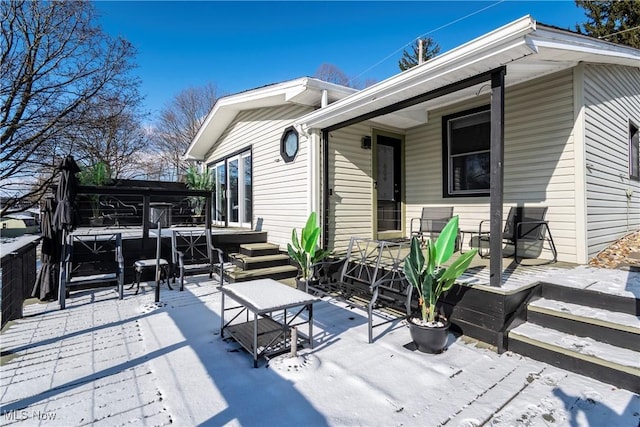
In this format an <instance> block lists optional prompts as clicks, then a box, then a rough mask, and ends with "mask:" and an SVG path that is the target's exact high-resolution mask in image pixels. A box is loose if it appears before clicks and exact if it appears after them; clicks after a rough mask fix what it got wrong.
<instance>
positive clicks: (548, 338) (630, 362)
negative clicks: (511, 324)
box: [509, 323, 640, 378]
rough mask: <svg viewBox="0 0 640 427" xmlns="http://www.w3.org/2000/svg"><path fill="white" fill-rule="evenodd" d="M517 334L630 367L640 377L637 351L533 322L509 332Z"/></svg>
mask: <svg viewBox="0 0 640 427" xmlns="http://www.w3.org/2000/svg"><path fill="white" fill-rule="evenodd" d="M514 333H515V334H518V335H521V336H525V337H528V338H532V339H534V340H536V341H541V342H545V343H551V344H553V345H556V346H558V347H562V348H564V349H567V350H569V351H574V352H577V353H580V354H582V355H585V356H592V357H593V358H597V359H600V360H602V361H609V362H612V363H616V364H619V365H622V366H627V367H629V368H631V369H632V370H633V371H634V372H635V373H636V374H637V375H639V378H640V358H638V352H636V351H633V350H629V349H626V348H621V347H616V346H614V345H611V344H607V343H603V342H600V341H596V340H594V339H592V338H589V337H578V336H575V335H570V334H566V333H564V332H561V331H557V330H555V329H551V328H545V327H543V326H540V325H536V324H533V323H523V324H522V325H520V326H517V327H516V328H513V329H512V330H511V331H510V332H509V334H514Z"/></svg>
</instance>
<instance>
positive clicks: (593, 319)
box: [527, 298, 640, 358]
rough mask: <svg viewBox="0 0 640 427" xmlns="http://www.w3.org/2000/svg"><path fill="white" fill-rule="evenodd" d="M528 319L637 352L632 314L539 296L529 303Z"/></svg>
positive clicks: (639, 325) (639, 331) (639, 340)
mask: <svg viewBox="0 0 640 427" xmlns="http://www.w3.org/2000/svg"><path fill="white" fill-rule="evenodd" d="M527 320H528V321H529V322H531V323H535V324H536V325H540V326H544V327H548V328H554V329H557V330H560V331H564V332H567V333H572V334H574V335H577V336H588V337H591V338H593V339H596V340H598V341H600V342H603V343H607V344H611V345H615V346H619V347H623V348H627V349H630V350H634V351H640V318H638V317H637V316H635V315H633V314H628V313H621V312H618V311H611V310H604V309H601V308H594V307H590V306H587V305H582V304H574V303H572V302H565V301H558V300H554V299H548V298H540V299H538V300H535V301H533V302H531V303H529V305H528V307H527ZM638 357H639V358H640V354H639V355H638Z"/></svg>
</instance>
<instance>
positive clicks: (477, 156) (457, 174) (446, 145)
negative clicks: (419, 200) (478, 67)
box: [443, 107, 491, 197]
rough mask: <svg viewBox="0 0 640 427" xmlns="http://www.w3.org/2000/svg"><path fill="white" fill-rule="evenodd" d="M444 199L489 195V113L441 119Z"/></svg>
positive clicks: (465, 113)
mask: <svg viewBox="0 0 640 427" xmlns="http://www.w3.org/2000/svg"><path fill="white" fill-rule="evenodd" d="M443 149H444V155H443V160H444V162H445V165H444V168H443V170H444V177H443V178H444V185H445V188H444V190H445V191H444V193H445V194H444V197H463V196H464V197H466V196H487V195H489V183H490V171H491V170H490V167H491V165H490V157H491V112H490V111H489V110H488V109H487V108H486V107H483V108H481V109H476V110H471V111H466V112H462V113H458V114H454V115H451V116H447V117H444V118H443Z"/></svg>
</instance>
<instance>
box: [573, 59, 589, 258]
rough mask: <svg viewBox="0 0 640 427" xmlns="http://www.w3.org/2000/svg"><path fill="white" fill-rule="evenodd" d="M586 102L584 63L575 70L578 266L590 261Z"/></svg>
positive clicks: (574, 108) (576, 236) (574, 130)
mask: <svg viewBox="0 0 640 427" xmlns="http://www.w3.org/2000/svg"><path fill="white" fill-rule="evenodd" d="M585 108H586V107H585V102H584V63H583V62H581V63H579V64H578V65H577V66H576V67H575V68H574V69H573V112H574V116H573V117H574V127H573V152H574V153H575V160H574V162H575V164H574V165H575V166H574V171H575V177H574V179H575V181H574V184H575V186H574V188H575V209H576V211H575V215H576V222H575V223H576V229H575V238H576V259H575V261H576V262H577V263H578V264H587V262H588V261H589V244H588V243H589V241H588V232H589V229H588V221H587V212H588V210H587V173H588V168H587V151H586V142H587V141H586V130H585V120H586V118H585V114H586V111H585Z"/></svg>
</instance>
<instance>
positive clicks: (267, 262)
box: [231, 254, 289, 270]
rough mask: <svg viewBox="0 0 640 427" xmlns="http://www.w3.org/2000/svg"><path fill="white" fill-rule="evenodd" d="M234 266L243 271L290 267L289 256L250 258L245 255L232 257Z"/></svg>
mask: <svg viewBox="0 0 640 427" xmlns="http://www.w3.org/2000/svg"><path fill="white" fill-rule="evenodd" d="M231 258H232V259H233V264H234V265H235V266H237V267H239V268H241V269H243V270H255V269H257V268H268V267H278V266H280V265H289V255H285V254H277V255H262V256H248V255H243V254H233V256H232V257H231Z"/></svg>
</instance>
